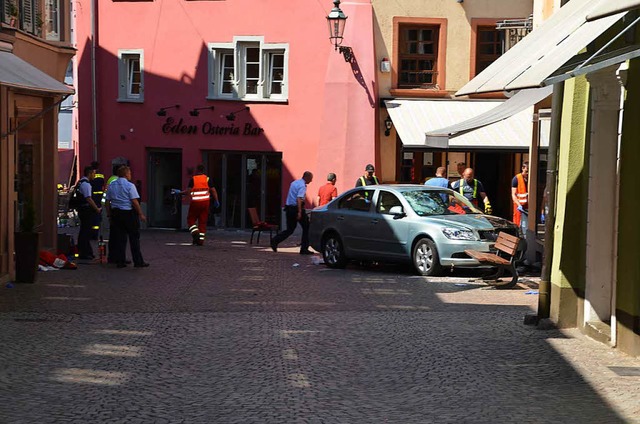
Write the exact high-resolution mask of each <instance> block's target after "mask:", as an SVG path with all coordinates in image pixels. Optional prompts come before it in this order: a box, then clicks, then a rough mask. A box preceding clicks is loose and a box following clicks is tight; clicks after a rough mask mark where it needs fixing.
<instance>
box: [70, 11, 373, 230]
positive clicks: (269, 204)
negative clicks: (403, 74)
mask: <svg viewBox="0 0 640 424" xmlns="http://www.w3.org/2000/svg"><path fill="white" fill-rule="evenodd" d="M91 6H92V5H91V2H90V1H88V0H81V1H79V2H78V7H77V16H76V19H77V42H78V46H77V47H78V58H77V61H76V63H77V66H78V69H77V75H78V95H77V101H78V111H77V119H76V123H77V131H78V140H79V148H80V165H81V167H82V166H84V165H86V164H88V163H90V162H91V161H92V160H97V161H98V162H100V164H101V169H100V170H101V171H102V173H104V174H105V175H107V176H108V175H110V174H111V164H112V161H113V160H114V159H116V160H117V158H124V159H126V161H128V162H129V164H130V165H131V167H132V170H133V174H134V175H133V179H134V180H136V182H137V184H138V185H139V188H140V194H141V197H142V202H143V205H144V206H145V207H146V209H147V215H148V217H149V221H150V222H149V225H150V226H156V227H176V228H177V227H181V226H184V221H185V215H186V214H185V208H186V204H180V203H178V202H175V200H174V198H173V197H172V195H171V189H175V188H182V189H184V188H186V186H187V183H188V181H189V178H190V176H191V175H192V173H193V170H194V168H195V167H196V166H197V165H198V164H200V163H202V164H204V165H205V166H206V167H207V172H208V175H209V176H210V177H211V178H212V179H213V180H214V185H215V186H216V188H217V190H218V192H219V194H220V197H221V201H222V206H221V208H220V209H218V210H215V211H212V217H211V218H212V219H211V222H210V223H212V224H213V223H215V224H216V226H220V227H227V228H246V227H248V226H249V225H250V224H251V222H250V220H249V216H248V214H247V208H250V207H255V208H257V209H258V212H259V214H260V216H261V218H263V219H266V220H269V221H271V222H278V223H280V221H281V208H282V205H283V202H284V199H285V198H286V194H287V190H288V187H289V184H290V183H291V181H293V180H295V179H297V178H300V177H301V175H302V173H303V172H304V171H306V170H309V171H311V172H313V174H314V181H313V182H312V183H311V184H310V185H309V189H308V202H307V206H308V207H310V206H311V203H312V201H313V200H315V195H316V193H317V190H318V188H319V187H320V186H321V185H323V184H324V183H325V182H326V175H327V173H329V172H334V173H336V174H337V175H338V183H337V186H338V190H339V191H343V190H346V189H348V188H351V187H353V185H354V183H355V180H356V178H357V177H358V176H359V175H360V174H361V173H362V172H363V169H364V167H365V165H366V164H367V163H374V164H375V163H376V157H375V155H376V151H377V150H378V149H377V148H376V145H375V143H376V139H377V137H376V133H375V132H376V124H375V122H376V113H377V112H376V110H377V108H376V103H375V102H376V100H375V99H376V95H375V90H376V82H375V79H376V68H375V67H376V61H375V54H374V46H373V36H372V34H373V27H372V25H373V18H372V7H371V2H370V1H369V0H351V1H350V2H348V3H343V4H342V5H341V8H342V10H343V11H344V12H345V14H346V15H347V16H348V21H347V25H346V30H345V35H344V43H343V44H344V45H348V46H350V47H351V48H352V51H353V53H354V55H353V59H352V60H351V62H346V61H345V59H344V58H343V56H342V55H340V54H338V53H337V52H335V51H334V49H333V46H332V45H331V44H330V43H329V40H328V37H329V32H328V29H327V22H326V15H327V14H328V12H329V10H330V9H331V8H332V7H333V4H332V2H330V1H329V0H324V1H323V2H318V1H317V0H300V1H296V2H287V3H286V8H284V4H283V3H282V2H281V1H278V0H262V1H259V2H255V1H251V0H221V1H188V0H159V1H155V2H152V1H131V2H129V1H110V0H109V1H99V0H95V8H92V7H91ZM92 21H93V24H92Z"/></svg>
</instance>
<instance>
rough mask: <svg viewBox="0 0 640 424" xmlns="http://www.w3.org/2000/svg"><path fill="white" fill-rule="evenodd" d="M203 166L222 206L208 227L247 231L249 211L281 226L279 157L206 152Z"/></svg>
mask: <svg viewBox="0 0 640 424" xmlns="http://www.w3.org/2000/svg"><path fill="white" fill-rule="evenodd" d="M205 163H206V164H207V169H208V174H207V175H209V177H210V178H212V179H213V183H214V186H215V187H216V188H217V189H218V194H219V196H220V203H221V207H220V210H218V211H215V210H212V213H213V214H214V215H213V216H210V222H209V225H216V226H219V227H226V228H250V227H251V218H250V216H249V213H248V212H247V209H248V208H255V209H256V210H257V212H258V216H259V217H260V219H261V220H263V221H267V222H272V223H280V218H281V199H282V188H281V187H282V153H272V152H269V153H262V152H228V151H227V152H207V153H205Z"/></svg>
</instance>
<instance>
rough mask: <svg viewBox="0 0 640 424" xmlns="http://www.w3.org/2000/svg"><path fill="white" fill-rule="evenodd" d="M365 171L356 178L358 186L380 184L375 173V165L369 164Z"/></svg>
mask: <svg viewBox="0 0 640 424" xmlns="http://www.w3.org/2000/svg"><path fill="white" fill-rule="evenodd" d="M364 171H365V172H364V175H363V176H362V177H360V178H358V179H357V180H356V187H362V186H368V185H377V184H380V181H378V177H376V176H375V175H374V174H373V173H374V172H375V171H376V169H375V168H374V167H373V165H371V164H367V166H366V167H365V168H364Z"/></svg>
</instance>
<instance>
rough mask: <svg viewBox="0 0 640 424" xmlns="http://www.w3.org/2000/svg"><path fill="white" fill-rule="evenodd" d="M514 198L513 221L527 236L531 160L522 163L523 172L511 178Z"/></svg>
mask: <svg viewBox="0 0 640 424" xmlns="http://www.w3.org/2000/svg"><path fill="white" fill-rule="evenodd" d="M511 199H512V200H513V222H514V223H515V224H516V225H519V226H520V229H521V230H522V234H523V236H524V237H525V238H526V236H527V227H528V221H529V219H528V218H529V162H524V163H523V164H522V172H520V173H519V174H518V175H516V176H515V177H513V180H511Z"/></svg>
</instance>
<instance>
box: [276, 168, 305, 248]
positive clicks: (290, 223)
mask: <svg viewBox="0 0 640 424" xmlns="http://www.w3.org/2000/svg"><path fill="white" fill-rule="evenodd" d="M311 181H313V174H312V173H311V172H309V171H305V172H304V174H302V178H300V179H299V180H295V181H294V182H292V183H291V186H289V193H288V194H287V201H286V203H285V206H284V212H285V215H286V217H287V229H286V230H284V231H282V232H280V233H278V234H276V236H275V237H274V238H273V239H271V250H273V251H274V252H277V251H278V244H280V243H282V242H283V241H285V240H286V239H287V238H288V237H289V236H290V235H291V234H293V232H294V231H295V229H296V226H297V225H298V223H300V226H301V227H302V241H301V244H300V254H301V255H313V252H312V251H310V250H309V217H308V216H307V212H306V211H305V208H304V200H305V197H306V195H307V185H308V184H310V183H311Z"/></svg>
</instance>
